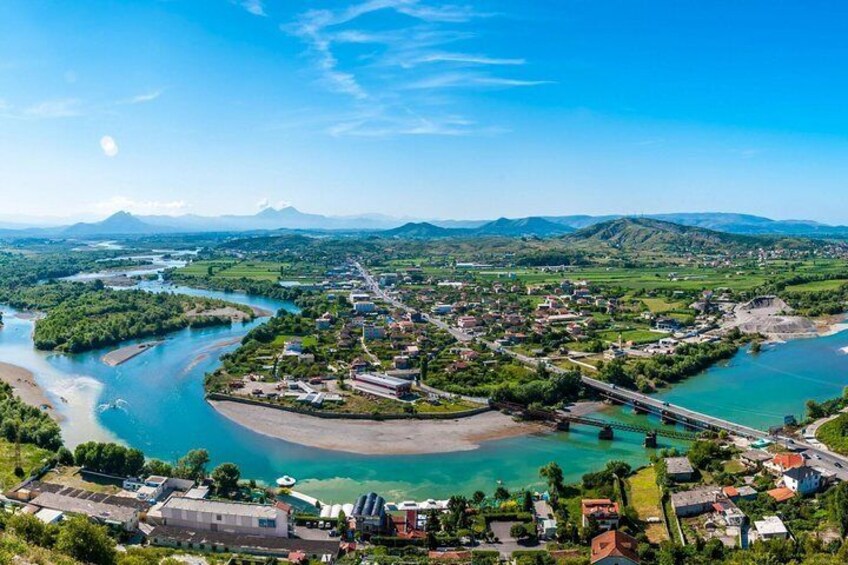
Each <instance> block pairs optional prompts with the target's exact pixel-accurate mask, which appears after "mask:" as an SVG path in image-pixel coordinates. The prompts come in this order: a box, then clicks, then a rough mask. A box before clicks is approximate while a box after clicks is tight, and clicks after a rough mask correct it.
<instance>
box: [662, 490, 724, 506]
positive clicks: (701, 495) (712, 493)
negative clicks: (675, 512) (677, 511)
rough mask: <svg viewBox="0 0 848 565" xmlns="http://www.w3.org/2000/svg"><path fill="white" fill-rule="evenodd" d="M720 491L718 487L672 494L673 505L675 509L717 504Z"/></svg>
mask: <svg viewBox="0 0 848 565" xmlns="http://www.w3.org/2000/svg"><path fill="white" fill-rule="evenodd" d="M718 493H719V490H718V488H716V487H698V488H693V489H692V490H684V491H680V492H673V493H671V505H672V506H673V507H674V508H680V507H681V506H689V505H691V504H709V503H712V502H715V500H716V497H717V496H718Z"/></svg>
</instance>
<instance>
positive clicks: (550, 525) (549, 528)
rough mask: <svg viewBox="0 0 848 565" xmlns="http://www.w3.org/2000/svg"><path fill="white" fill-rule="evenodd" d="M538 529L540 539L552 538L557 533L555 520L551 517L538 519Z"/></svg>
mask: <svg viewBox="0 0 848 565" xmlns="http://www.w3.org/2000/svg"><path fill="white" fill-rule="evenodd" d="M539 530H540V533H541V537H542V539H554V538H556V533H557V521H556V520H554V519H553V518H542V520H540V521H539Z"/></svg>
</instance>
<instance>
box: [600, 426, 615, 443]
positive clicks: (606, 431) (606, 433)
mask: <svg viewBox="0 0 848 565" xmlns="http://www.w3.org/2000/svg"><path fill="white" fill-rule="evenodd" d="M612 438H613V432H612V427H611V426H604V427H603V428H601V430H600V431H599V432H598V439H608V440H611V439H612Z"/></svg>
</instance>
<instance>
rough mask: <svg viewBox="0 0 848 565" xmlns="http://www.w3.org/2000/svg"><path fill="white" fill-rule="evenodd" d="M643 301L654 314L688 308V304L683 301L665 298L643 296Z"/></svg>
mask: <svg viewBox="0 0 848 565" xmlns="http://www.w3.org/2000/svg"><path fill="white" fill-rule="evenodd" d="M642 303H643V304H644V305H645V306H647V307H648V310H650V311H651V313H652V314H664V313H666V312H673V311H675V310H684V309H686V304H684V303H683V302H669V301H667V300H665V299H664V298H643V299H642Z"/></svg>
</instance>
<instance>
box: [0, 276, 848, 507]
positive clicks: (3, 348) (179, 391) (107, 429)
mask: <svg viewBox="0 0 848 565" xmlns="http://www.w3.org/2000/svg"><path fill="white" fill-rule="evenodd" d="M141 286H142V288H145V289H146V290H150V291H153V292H161V291H174V292H184V293H188V294H195V295H202V296H209V297H214V298H223V299H226V300H231V301H234V302H240V303H243V304H248V305H251V306H256V307H259V308H263V309H266V310H270V311H276V310H278V309H280V308H285V309H287V310H289V311H295V310H296V307H295V306H294V305H293V304H291V303H286V302H281V301H276V300H271V299H267V298H261V297H256V296H247V295H244V294H240V293H223V292H214V291H206V290H197V289H190V288H185V287H171V286H167V285H164V284H163V283H161V282H157V281H150V282H144V283H141ZM3 310H4V311H5V315H4V318H5V322H6V326H5V328H4V329H2V330H0V361H5V362H8V363H13V364H16V365H20V366H22V367H25V368H27V369H29V370H31V371H33V373H34V374H35V375H36V379H37V380H38V382H39V384H41V385H42V386H43V387H44V388H45V389H46V390H47V392H48V394H49V395H50V396H51V397H52V399H53V400H54V404H55V405H56V406H57V409H58V410H59V411H60V412H61V413H62V415H63V416H64V420H63V421H62V424H61V425H62V429H63V436H64V438H65V441H66V443H67V444H68V445H70V446H74V445H76V444H78V443H80V442H82V441H87V440H90V439H97V440H112V441H120V442H123V443H125V444H128V445H131V446H134V447H138V448H139V449H142V450H143V451H144V452H145V453H146V454H147V455H148V456H150V457H156V458H161V459H165V460H169V461H173V460H175V459H176V458H178V457H179V456H180V455H182V454H184V453H185V452H186V451H188V450H189V449H192V448H196V447H203V448H206V449H208V450H209V453H210V455H211V457H212V460H213V464H217V463H221V462H224V461H232V462H234V463H237V464H238V465H239V466H240V468H241V469H242V476H244V477H250V478H256V479H258V480H261V481H263V482H266V483H271V482H272V481H273V480H274V479H275V478H276V477H279V476H281V475H283V474H288V475H292V476H294V477H296V478H298V479H299V482H298V485H297V487H296V488H297V490H299V491H302V492H305V493H307V494H310V495H312V496H315V497H317V498H319V499H321V500H322V501H325V502H351V501H352V500H353V499H354V498H355V497H356V496H357V495H358V494H360V493H361V492H364V491H367V490H375V491H377V492H380V493H381V494H383V495H384V496H385V497H387V498H388V499H390V500H406V499H424V498H439V497H446V496H449V495H451V494H455V493H465V494H470V493H472V492H473V491H474V490H478V489H479V490H483V491H486V492H489V493H491V492H492V491H493V490H494V489H495V487H496V486H497V484H498V482H499V481H500V482H502V483H503V484H504V485H505V486H507V487H508V488H522V487H526V486H541V480H540V479H539V477H538V469H539V467H541V466H542V465H544V464H546V463H548V462H550V461H557V462H558V463H559V464H560V465H561V466H562V467H563V470H564V472H565V476H566V479H568V480H578V479H579V478H580V476H581V475H582V474H584V473H586V472H588V471H592V470H596V469H599V468H601V467H603V465H604V464H605V462H606V461H608V460H611V459H623V460H626V461H628V462H630V463H631V464H633V465H640V464H643V463H645V462H646V461H647V460H648V457H649V455H650V453H651V450H646V449H645V448H644V447H642V445H641V443H642V439H643V438H642V437H641V436H640V435H638V434H632V433H620V432H618V431H617V432H616V438H615V441H612V442H608V441H607V442H602V441H600V440H598V438H597V429H595V428H586V427H580V426H576V427H574V428H573V429H572V431H570V432H567V433H551V434H542V435H535V436H528V437H520V438H511V439H506V440H498V441H492V442H488V443H485V444H484V445H483V446H482V447H481V448H480V449H477V450H474V451H466V452H458V453H447V454H436V455H403V456H385V455H380V456H357V455H355V454H348V453H341V452H333V451H326V450H321V449H315V448H310V447H304V446H300V445H295V444H292V443H288V442H285V441H282V440H277V439H272V438H268V437H266V436H262V435H260V434H257V433H254V432H251V431H250V430H247V429H245V428H242V427H241V426H238V425H237V424H235V423H233V422H231V421H229V420H227V419H226V418H224V417H223V416H220V415H219V414H218V413H217V412H216V411H215V410H213V409H212V408H211V407H210V406H209V404H207V403H206V401H205V400H204V394H203V376H204V374H205V373H207V372H209V371H211V370H213V369H214V368H215V367H216V366H217V364H218V357H219V356H220V355H221V354H223V353H225V352H227V351H232V350H233V349H234V348H235V347H237V342H238V340H239V339H241V337H242V336H243V335H244V334H245V333H247V331H249V330H250V329H251V328H252V327H254V326H256V325H257V324H259V323H262V322H263V321H264V319H258V320H255V321H253V322H251V323H248V324H244V325H241V324H238V325H233V326H230V327H218V328H204V329H198V330H192V329H186V330H182V331H179V332H176V333H173V334H170V335H169V336H168V337H167V340H166V342H165V343H164V344H163V345H160V346H158V347H156V348H154V349H152V350H150V351H147V352H145V353H143V354H141V355H139V356H137V357H135V358H133V359H131V360H129V361H127V362H126V363H124V364H122V365H119V366H117V367H109V366H107V365H105V364H104V363H103V362H102V361H101V360H100V358H101V357H102V355H103V354H104V353H105V351H104V350H100V351H92V352H87V353H83V354H77V355H63V354H54V353H46V352H39V351H36V350H35V349H34V348H33V346H32V340H31V333H32V328H33V321H32V320H30V319H27V317H25V316H18V315H16V313H15V311H14V310H12V309H10V308H3ZM846 345H848V334H837V335H835V336H831V337H826V338H819V339H812V340H801V341H796V342H792V343H788V344H785V345H780V346H775V347H769V348H765V349H764V351H763V352H762V353H760V354H759V355H758V356H753V355H750V354H748V353H747V352H740V353H739V354H738V355H737V356H736V357H734V358H733V359H732V360H731V361H729V362H728V363H726V364H724V365H722V366H717V367H714V368H713V369H711V370H709V371H707V372H706V373H705V374H703V375H700V376H697V377H695V378H692V379H689V380H688V381H686V382H685V383H682V384H680V385H678V386H677V387H675V388H674V389H672V390H670V391H668V392H666V393H664V394H662V396H663V397H666V398H668V399H669V400H671V401H673V402H675V403H679V404H682V405H685V406H688V407H690V408H694V409H698V410H703V411H705V412H708V413H711V414H714V415H716V416H721V417H726V418H734V419H737V420H738V421H739V422H740V423H744V424H749V425H755V426H758V427H766V426H768V425H771V424H777V423H780V422H781V421H782V417H783V415H784V414H786V413H793V414H796V415H799V416H800V415H801V412H802V410H803V405H804V402H805V401H806V399H807V398H817V399H825V398H829V397H832V396H834V395H836V394H839V393H840V392H841V390H842V387H843V386H844V385H845V384H848V379H847V378H846V375H848V373H846V369H848V357H846V356H845V354H844V353H842V352H841V351H840V348H842V347H845V346H846ZM61 398H64V399H65V400H66V401H67V402H63V401H61ZM115 405H117V406H118V407H117V408H115V407H114V406H115ZM600 416H601V417H604V418H612V419H616V420H627V421H633V422H640V421H642V422H643V421H644V420H643V418H644V417H642V416H634V415H632V414H631V413H629V412H628V411H626V410H625V409H623V408H610V409H608V410H605V411H604V412H603V413H601V414H600ZM339 433H344V432H343V430H342V429H340V430H339ZM660 443H661V447H663V446H670V445H673V444H672V442H669V440H663V439H662V438H661V439H660ZM676 445H680V444H676Z"/></svg>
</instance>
